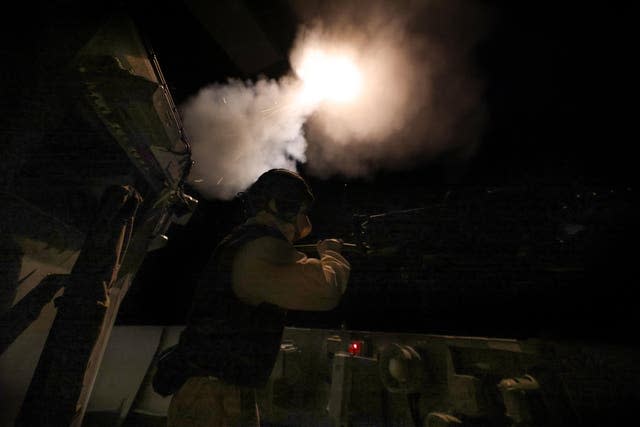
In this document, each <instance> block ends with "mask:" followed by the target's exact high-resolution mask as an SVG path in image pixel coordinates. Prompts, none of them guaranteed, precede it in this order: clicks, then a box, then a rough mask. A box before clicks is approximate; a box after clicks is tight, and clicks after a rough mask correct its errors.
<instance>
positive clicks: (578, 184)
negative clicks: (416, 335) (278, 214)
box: [2, 0, 637, 343]
mask: <svg viewBox="0 0 640 427" xmlns="http://www.w3.org/2000/svg"><path fill="white" fill-rule="evenodd" d="M194 3H196V4H197V3H198V2H191V6H193V4H194ZM232 3H233V2H222V3H221V4H222V5H223V6H219V7H218V9H217V13H218V15H216V14H215V13H214V14H213V15H211V17H209V18H207V17H204V18H203V17H202V16H199V17H196V16H195V15H194V12H193V7H191V6H190V5H189V4H187V3H185V2H181V1H172V2H161V3H158V2H146V1H137V2H133V3H127V4H125V5H124V6H123V5H118V4H116V5H111V4H107V3H99V2H97V3H92V4H91V5H83V4H81V3H77V2H62V3H61V5H57V4H56V5H51V4H31V3H29V4H24V5H22V6H21V7H22V8H23V9H22V10H19V11H18V12H16V13H17V14H16V15H15V16H16V19H15V20H14V21H13V22H14V24H15V29H14V28H11V29H9V28H5V35H4V36H3V39H4V40H3V46H5V47H4V48H3V51H2V52H3V57H4V58H5V60H6V62H5V64H9V63H11V64H14V65H10V66H7V67H4V69H3V76H2V79H3V82H5V83H7V84H6V87H7V88H9V89H8V92H7V93H6V94H5V95H6V96H4V97H3V98H4V99H3V112H4V113H5V114H3V115H5V118H6V115H7V114H8V113H9V112H10V111H11V110H12V108H11V104H10V103H11V99H12V96H14V97H15V96H17V95H16V94H15V93H14V92H12V91H11V88H12V87H17V86H19V83H20V82H21V81H27V80H29V78H30V76H32V75H35V76H37V75H40V74H38V73H37V72H35V71H33V70H34V69H36V68H38V67H44V66H46V65H45V64H33V68H29V67H22V66H18V65H20V64H29V62H30V57H31V55H32V54H33V53H34V52H39V51H40V50H41V49H44V50H46V49H48V48H47V47H46V44H45V45H41V44H39V41H41V40H42V34H46V31H48V30H50V29H54V30H57V31H59V30H60V29H62V30H63V31H68V34H71V35H70V36H69V39H70V40H74V36H73V34H74V33H73V31H74V28H75V27H76V25H77V23H78V22H80V21H82V20H84V21H83V22H87V20H92V19H93V20H96V22H97V21H99V19H100V16H102V15H103V14H106V13H108V12H109V11H111V10H113V9H114V8H124V9H125V10H127V11H128V12H130V13H131V14H132V15H133V16H134V18H135V20H136V22H137V23H138V25H139V28H140V29H141V31H142V32H143V34H145V35H146V37H147V40H148V42H149V43H150V45H151V46H152V47H153V49H154V51H155V53H156V54H157V57H158V60H159V62H160V65H161V67H162V70H163V72H164V74H165V77H166V80H167V82H168V84H169V87H170V90H171V93H172V95H173V97H174V101H175V102H176V104H178V105H179V104H180V103H182V102H183V101H185V100H186V99H187V98H188V97H189V96H191V95H194V94H195V93H197V91H198V90H199V89H200V88H202V87H204V86H206V85H207V84H209V83H212V82H224V81H225V80H226V78H227V77H240V78H256V76H257V75H258V74H261V75H266V76H268V77H274V78H277V77H280V76H282V75H284V74H286V73H287V72H288V71H289V64H288V62H287V52H288V51H289V49H290V47H291V44H292V43H293V40H294V38H295V34H296V29H297V27H298V24H299V22H298V21H297V18H296V14H295V13H294V10H293V9H292V7H291V6H290V4H289V3H288V2H286V1H284V0H282V1H281V0H278V1H273V2H261V1H253V0H246V1H244V2H241V4H242V5H243V11H244V12H243V13H248V14H250V16H251V17H252V19H253V20H254V21H255V22H257V24H258V25H259V27H260V28H261V29H262V31H263V33H264V34H265V35H266V38H267V39H268V41H269V42H270V43H271V45H272V46H273V47H275V49H276V51H277V52H278V53H279V54H280V55H281V59H280V60H278V61H275V62H273V63H271V64H269V65H268V66H267V67H264V68H262V69H259V70H247V69H246V68H244V69H243V67H241V66H239V65H238V64H237V61H234V58H232V57H231V56H230V55H229V53H228V52H229V46H228V45H224V44H223V43H222V42H220V40H221V39H220V37H219V35H215V34H213V33H212V32H211V31H210V30H208V29H207V28H206V26H205V25H203V20H204V22H206V20H207V19H211V20H212V21H211V22H214V23H215V22H221V20H222V21H224V22H226V25H229V26H231V27H232V26H233V19H234V18H233V15H225V14H224V13H223V12H224V11H225V10H226V11H228V10H230V8H232V6H230V5H232ZM436 3H437V2H436ZM478 3H479V4H480V5H482V7H487V8H488V9H490V10H491V11H492V12H491V15H492V17H493V19H492V24H491V28H490V32H489V35H488V36H487V37H485V38H484V41H483V42H482V43H480V44H479V45H478V46H477V47H476V48H475V49H474V50H473V52H472V60H473V62H474V64H473V65H474V69H475V70H476V72H477V73H478V74H479V77H480V78H481V79H482V81H483V83H484V92H483V102H484V103H485V105H486V108H487V123H486V125H485V126H484V128H483V133H482V135H480V140H481V144H480V146H479V149H478V151H477V152H476V153H475V154H474V155H473V156H472V157H471V158H470V159H467V160H465V161H461V160H456V158H455V157H454V156H451V155H449V153H446V152H445V153H443V154H442V155H441V156H439V157H437V158H434V159H431V160H429V161H424V162H423V163H421V164H419V165H417V166H414V167H413V168H411V169H406V170H402V171H386V172H382V171H381V172H378V173H377V174H375V175H374V176H370V177H367V178H362V179H347V178H345V177H340V176H336V177H333V178H331V179H329V180H319V179H316V178H314V177H311V176H309V177H308V179H309V182H310V183H311V185H312V187H313V189H314V191H315V193H316V196H317V201H318V203H317V206H316V208H315V211H314V212H313V214H312V221H313V223H314V233H313V235H312V236H311V237H310V238H309V241H312V242H313V241H315V240H316V239H318V238H322V237H332V236H340V237H343V238H344V239H345V240H351V239H356V238H357V236H355V235H354V233H355V232H356V230H357V227H354V224H355V225H357V221H354V219H353V215H356V214H359V215H371V214H378V213H383V212H388V211H397V210H403V209H412V208H424V210H423V211H420V212H418V213H415V212H414V213H411V214H406V215H395V216H392V217H390V218H387V220H385V222H383V223H372V225H371V228H370V230H369V234H370V235H369V238H370V239H371V241H372V245H374V246H377V247H389V246H393V247H394V250H393V251H391V252H390V253H389V254H387V255H381V254H375V255H372V256H369V257H364V256H360V255H353V256H352V257H351V260H352V262H353V267H354V268H353V274H352V280H351V285H350V288H349V291H348V293H347V294H346V296H345V298H344V300H343V303H342V304H341V305H340V307H338V308H337V309H336V310H335V311H333V312H330V313H291V316H290V323H291V324H292V325H295V326H316V327H340V326H341V325H343V326H345V327H348V328H350V329H365V330H386V331H420V332H432V333H448V334H456V335H485V336H503V337H532V336H539V337H540V336H541V337H549V336H550V337H563V338H581V339H583V338H586V339H595V340H598V341H601V340H604V341H611V340H613V341H619V342H624V343H628V342H629V341H630V339H629V337H628V335H627V334H629V333H630V331H631V330H632V329H631V328H632V325H633V324H634V323H635V321H636V320H637V315H636V314H635V308H634V307H635V305H634V304H633V299H632V295H633V294H634V286H635V280H634V276H635V274H634V273H635V269H634V268H633V267H632V266H634V265H635V256H634V255H635V254H636V250H635V247H636V245H635V242H636V241H637V225H636V222H635V220H636V216H635V211H634V209H633V208H634V201H635V192H636V191H637V190H636V188H635V187H634V186H633V185H632V182H633V177H634V173H633V172H634V171H635V168H636V167H635V163H636V158H635V157H634V156H633V155H632V153H633V151H634V150H633V145H634V144H635V142H636V141H637V138H636V128H635V126H634V121H633V120H632V114H634V113H635V111H634V110H635V109H634V108H633V106H634V104H635V99H634V98H633V95H632V86H633V85H634V83H635V81H634V80H635V79H634V78H633V77H634V76H633V75H632V73H633V69H632V67H631V62H632V55H633V53H634V50H632V47H633V44H632V36H631V29H632V22H631V16H632V14H631V13H630V12H629V11H628V10H626V9H624V8H621V7H617V6H614V5H608V4H603V3H600V4H597V5H595V4H594V5H585V4H582V3H575V4H566V3H563V4H562V5H558V4H556V3H555V2H548V3H545V2H535V3H526V4H524V3H518V4H512V2H504V3H503V2H493V1H483V2H476V3H474V4H476V5H477V4H478ZM459 4H460V5H462V7H464V4H465V2H459ZM225 7H226V8H227V9H225ZM450 25H451V28H452V31H453V30H454V29H455V23H453V24H450ZM43 28H44V29H43ZM34 34H36V35H40V36H39V37H34ZM78 39H79V40H80V39H81V38H80V37H78ZM45 56H46V55H45ZM51 56H55V55H51ZM15 64H18V65H15ZM16 93H17V92H16ZM7 120H8V119H7ZM3 123H4V122H3ZM300 171H301V173H302V174H303V175H305V176H306V173H305V166H304V165H300ZM188 190H189V192H190V194H193V195H194V196H195V197H197V198H199V200H200V205H199V207H198V209H197V210H196V212H195V214H194V216H193V218H192V219H191V221H190V222H189V224H188V225H186V226H173V227H172V228H171V229H170V231H169V239H170V243H169V245H168V246H167V247H166V248H164V249H161V250H159V251H156V252H152V253H150V254H149V255H148V257H147V259H146V261H145V263H144V264H143V266H142V269H141V270H140V272H139V274H138V276H137V278H136V280H135V282H134V285H133V287H132V289H131V290H130V292H129V295H128V296H127V298H126V299H125V300H124V302H123V305H122V307H121V312H120V316H119V319H118V322H119V323H121V324H180V323H182V322H184V319H185V315H186V312H187V310H188V307H189V304H190V299H191V295H192V292H193V287H194V286H195V283H196V280H197V277H198V275H199V271H200V269H201V268H202V267H203V265H204V263H205V262H206V260H207V258H208V256H209V255H210V252H211V251H212V250H213V248H214V247H215V245H216V244H217V242H218V241H219V240H220V238H222V237H223V236H224V235H225V233H227V232H228V231H229V230H230V229H231V227H233V226H234V225H235V224H237V223H238V222H239V221H240V220H241V212H240V206H239V205H238V203H237V202H235V201H232V202H219V201H207V200H205V199H204V198H203V197H200V196H199V195H198V194H197V192H196V191H195V190H194V189H189V188H188ZM575 225H578V226H580V227H582V228H580V227H578V228H575V227H574V226H575ZM571 230H574V231H571ZM575 230H580V231H575Z"/></svg>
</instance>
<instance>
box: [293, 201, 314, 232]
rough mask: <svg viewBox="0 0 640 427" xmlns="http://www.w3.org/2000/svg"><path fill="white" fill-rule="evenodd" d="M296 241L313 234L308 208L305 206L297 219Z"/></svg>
mask: <svg viewBox="0 0 640 427" xmlns="http://www.w3.org/2000/svg"><path fill="white" fill-rule="evenodd" d="M294 225H295V230H296V231H295V234H294V241H295V240H300V239H302V238H305V237H307V236H308V235H309V234H310V233H311V229H312V226H311V221H310V220H309V215H308V207H307V206H306V205H303V206H302V207H301V208H300V210H299V211H298V214H297V215H296V219H295V224H294Z"/></svg>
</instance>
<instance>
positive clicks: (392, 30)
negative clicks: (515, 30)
mask: <svg viewBox="0 0 640 427" xmlns="http://www.w3.org/2000/svg"><path fill="white" fill-rule="evenodd" d="M291 4H292V5H293V8H294V10H295V11H296V13H297V14H298V16H299V18H300V19H301V21H302V22H305V24H304V25H303V26H302V27H301V28H300V31H299V33H298V35H297V38H296V41H295V43H294V46H293V48H292V51H291V54H290V63H291V67H292V69H293V73H292V75H290V76H286V77H284V78H283V79H281V80H278V81H276V80H259V81H257V82H255V83H251V82H241V81H237V80H230V81H229V82H228V83H227V84H224V85H214V86H210V87H207V88H205V89H203V90H201V91H200V93H199V94H198V95H197V96H196V97H194V98H193V99H192V100H191V101H190V102H188V103H187V104H186V105H185V106H184V107H183V114H184V117H185V127H186V130H187V132H188V134H189V136H190V138H191V140H192V141H193V150H194V159H195V160H196V165H195V167H194V172H193V173H192V179H193V180H196V179H202V180H203V181H202V184H200V185H199V189H200V190H201V191H202V192H203V193H204V194H205V195H207V196H211V197H217V198H230V197H232V196H233V195H235V193H236V192H238V191H242V190H244V189H245V188H246V187H247V186H248V185H250V184H251V183H252V182H254V181H255V179H256V178H257V177H258V176H259V175H260V174H261V173H262V172H264V171H266V170H268V169H270V168H274V167H285V168H289V169H292V170H295V167H296V162H306V163H307V171H308V172H310V173H312V174H314V175H316V176H320V177H329V176H331V175H335V174H341V175H344V176H350V177H354V176H366V175H368V174H371V173H373V172H375V171H377V170H380V169H385V170H394V169H396V170H397V169H402V168H406V167H413V166H415V165H416V164H418V162H424V161H425V160H428V159H430V158H433V157H434V156H437V155H441V154H451V153H458V155H462V156H464V155H469V153H471V152H472V151H473V149H474V147H475V146H476V144H477V140H478V135H479V133H480V130H481V126H482V122H483V108H482V103H481V90H482V85H481V80H480V79H478V78H476V77H474V76H475V75H476V74H475V73H474V70H473V67H472V66H473V63H472V61H471V57H472V53H473V49H474V47H475V46H476V45H477V43H478V42H479V41H481V40H482V36H483V34H485V33H486V28H487V25H486V24H487V23H488V18H489V17H490V14H489V13H488V12H487V11H484V10H480V9H479V8H480V7H481V5H479V4H478V3H471V2H466V1H462V0H460V1H456V0H449V1H442V2H438V1H351V2H348V3H347V2H343V1H324V2H311V1H303V0H299V1H292V2H291ZM310 50H312V51H321V52H325V53H337V54H341V55H346V56H348V57H349V58H350V59H351V60H352V61H353V62H354V63H355V64H356V66H357V67H358V69H359V70H360V72H361V74H362V89H361V91H360V94H359V96H358V97H357V99H355V100H353V101H352V102H345V103H336V102H329V101H328V100H324V101H321V100H317V99H314V100H309V99H306V98H305V97H304V96H301V93H302V92H304V84H303V82H302V81H301V80H300V78H299V76H300V74H301V73H300V68H301V67H302V62H303V60H304V58H305V54H306V53H307V52H309V51H310Z"/></svg>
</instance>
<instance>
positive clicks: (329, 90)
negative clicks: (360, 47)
mask: <svg viewBox="0 0 640 427" xmlns="http://www.w3.org/2000/svg"><path fill="white" fill-rule="evenodd" d="M296 73H297V74H298V76H299V77H300V79H302V81H303V83H304V87H303V93H302V96H303V97H304V98H305V99H306V100H308V101H310V102H320V101H323V100H329V101H334V102H339V103H345V102H349V101H352V100H353V99H355V98H356V97H357V96H358V94H359V93H360V90H361V87H362V75H361V73H360V71H359V70H358V67H357V66H356V64H355V63H354V62H353V60H351V59H350V58H349V57H347V56H346V55H328V54H326V53H324V52H321V51H318V50H311V51H308V52H307V53H306V55H305V56H304V57H303V59H302V61H301V63H300V67H299V68H298V69H297V70H296Z"/></svg>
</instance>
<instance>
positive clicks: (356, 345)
mask: <svg viewBox="0 0 640 427" xmlns="http://www.w3.org/2000/svg"><path fill="white" fill-rule="evenodd" d="M347 350H348V351H349V354H350V355H352V356H358V355H359V354H360V351H361V350H362V345H361V344H360V342H359V341H352V342H351V344H349V348H348V349H347Z"/></svg>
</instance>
